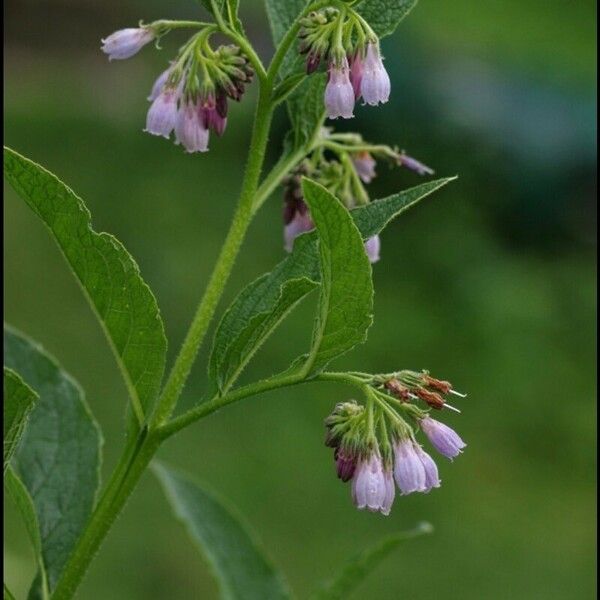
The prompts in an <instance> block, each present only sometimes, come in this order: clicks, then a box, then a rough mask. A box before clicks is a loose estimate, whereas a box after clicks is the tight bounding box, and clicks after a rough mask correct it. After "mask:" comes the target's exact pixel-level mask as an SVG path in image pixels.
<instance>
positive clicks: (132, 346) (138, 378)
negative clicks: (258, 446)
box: [4, 148, 167, 420]
mask: <svg viewBox="0 0 600 600" xmlns="http://www.w3.org/2000/svg"><path fill="white" fill-rule="evenodd" d="M4 173H5V175H6V178H7V180H8V182H9V183H10V184H11V185H12V187H13V188H14V189H15V191H16V192H17V193H18V194H19V195H20V196H21V197H22V198H23V200H25V202H26V203H27V204H28V205H29V207H30V208H31V209H32V210H33V211H34V212H35V213H36V214H37V215H38V216H39V217H40V218H41V219H42V221H43V222H44V223H45V224H46V225H47V226H48V228H49V229H50V231H51V233H52V235H53V237H54V239H55V240H56V242H57V243H58V245H59V247H60V249H61V250H62V252H63V254H64V256H65V258H66V259H67V262H68V263H69V265H70V266H71V268H72V269H73V272H74V273H75V276H76V277H77V279H78V281H79V282H80V284H81V286H82V288H83V290H84V292H85V295H86V297H87V298H88V300H89V301H90V303H91V305H92V307H93V308H94V310H95V312H96V314H97V316H98V318H99V320H100V323H101V325H102V328H103V329H104V331H105V333H106V335H107V338H108V340H109V343H110V345H111V347H112V349H113V351H114V353H115V356H116V357H117V362H118V363H119V366H120V368H121V371H122V372H123V376H124V378H125V382H126V384H127V387H128V389H129V392H130V395H131V398H132V402H133V408H134V410H135V411H136V414H137V416H138V418H139V419H140V420H142V419H143V414H144V413H147V412H148V408H149V407H150V404H151V402H152V401H153V399H154V397H155V396H156V394H157V393H158V389H159V386H160V383H161V380H162V375H163V371H164V367H165V355H166V346H167V343H166V339H165V334H164V329H163V324H162V320H161V318H160V313H159V310H158V306H157V303H156V299H155V298H154V296H153V294H152V292H151V291H150V288H149V287H148V286H147V285H146V283H145V282H144V280H143V279H142V278H141V276H140V271H139V268H138V266H137V264H136V262H135V261H134V260H133V258H132V257H131V255H130V254H129V253H128V252H127V251H126V250H125V248H124V247H123V245H122V244H121V243H120V242H119V241H118V240H117V239H116V238H114V237H113V236H112V235H109V234H107V233H97V232H95V231H94V230H93V229H92V226H91V221H90V213H89V211H88V209H87V208H86V206H85V204H84V203H83V201H82V200H81V199H80V198H79V197H77V196H76V195H75V193H74V192H73V191H72V190H71V189H70V188H68V187H67V186H66V185H65V184H64V183H62V181H60V180H59V179H58V178H57V177H56V176H54V175H53V174H52V173H50V172H49V171H47V170H46V169H44V168H43V167H41V166H40V165H38V164H36V163H34V162H32V161H30V160H29V159H27V158H25V157H23V156H21V155H20V154H17V153H16V152H15V151H14V150H11V149H9V148H5V149H4Z"/></svg>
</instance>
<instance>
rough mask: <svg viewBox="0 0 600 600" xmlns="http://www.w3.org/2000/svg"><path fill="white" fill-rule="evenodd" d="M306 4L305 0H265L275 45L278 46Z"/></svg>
mask: <svg viewBox="0 0 600 600" xmlns="http://www.w3.org/2000/svg"><path fill="white" fill-rule="evenodd" d="M307 4H308V2H307V0H265V5H266V8H267V17H268V19H269V23H270V25H271V33H272V34H273V42H274V44H275V46H278V44H279V42H281V40H282V39H283V36H284V35H285V33H286V31H287V30H288V29H289V28H290V27H291V26H292V23H293V22H294V21H295V20H296V18H297V17H298V15H299V14H300V13H301V12H302V11H303V10H304V8H305V7H306V5H307Z"/></svg>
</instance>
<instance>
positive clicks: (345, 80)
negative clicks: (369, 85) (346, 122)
mask: <svg viewBox="0 0 600 600" xmlns="http://www.w3.org/2000/svg"><path fill="white" fill-rule="evenodd" d="M328 73H329V80H328V82H327V87H326V88H325V110H326V111H327V116H328V117H329V118H330V119H337V118H338V117H342V118H343V119H350V118H352V117H353V116H354V113H353V110H354V90H353V88H352V83H350V67H349V65H348V59H347V58H346V57H345V56H343V57H342V58H341V59H339V60H338V61H336V60H332V61H331V62H330V64H329V72H328Z"/></svg>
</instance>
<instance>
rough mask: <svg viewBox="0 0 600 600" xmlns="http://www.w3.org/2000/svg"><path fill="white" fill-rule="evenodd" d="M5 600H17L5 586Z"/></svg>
mask: <svg viewBox="0 0 600 600" xmlns="http://www.w3.org/2000/svg"><path fill="white" fill-rule="evenodd" d="M4 600H15V597H14V596H13V595H12V594H11V592H10V590H9V589H8V588H7V587H6V584H4Z"/></svg>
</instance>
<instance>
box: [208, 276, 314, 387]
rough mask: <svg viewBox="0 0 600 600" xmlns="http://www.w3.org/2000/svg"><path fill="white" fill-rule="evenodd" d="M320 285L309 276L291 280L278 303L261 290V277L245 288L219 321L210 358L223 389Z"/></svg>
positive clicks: (214, 377) (211, 371) (212, 372)
mask: <svg viewBox="0 0 600 600" xmlns="http://www.w3.org/2000/svg"><path fill="white" fill-rule="evenodd" d="M317 285H318V284H317V283H316V282H315V281H312V280H310V279H308V278H307V277H300V278H298V279H288V280H287V281H286V282H285V283H284V284H283V285H282V286H281V288H280V290H279V296H278V297H277V298H276V299H275V301H274V302H273V301H272V299H271V298H270V297H268V296H266V297H265V296H264V295H263V294H262V293H261V291H260V290H261V287H262V286H261V280H260V279H259V280H258V281H256V282H254V283H253V284H251V285H250V286H248V287H246V288H245V289H244V290H242V292H241V294H240V296H243V297H242V298H240V299H239V301H238V302H234V304H233V305H232V307H231V308H230V309H229V310H228V311H227V312H226V313H225V314H224V315H223V319H222V320H221V322H220V323H219V327H218V328H217V331H216V333H215V341H214V344H213V350H212V353H211V357H210V362H209V375H210V377H211V379H212V380H213V381H215V382H216V383H217V385H218V387H219V390H220V391H221V392H226V391H227V389H228V388H229V387H230V386H231V385H232V384H233V383H234V382H235V380H236V379H237V378H238V376H239V375H240V373H241V372H242V370H243V369H244V368H245V366H246V365H247V364H248V362H249V361H250V359H251V358H252V356H253V355H254V353H255V352H256V351H257V350H258V349H259V347H260V346H261V345H262V344H263V343H264V341H265V340H266V339H267V338H268V337H269V335H270V334H271V333H272V332H273V331H274V330H275V328H276V327H277V326H278V325H279V323H281V321H283V319H284V318H285V317H286V316H287V315H288V314H289V313H290V311H291V310H292V309H293V308H294V307H295V306H296V305H297V304H298V302H300V300H302V298H304V297H305V296H306V295H307V294H308V293H309V292H311V291H312V290H313V289H315V287H317ZM236 307H241V308H242V309H243V310H244V311H246V312H247V317H248V318H245V317H244V315H241V314H239V312H238V311H237V310H236ZM238 324H242V325H243V328H242V329H240V328H239V326H238Z"/></svg>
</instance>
